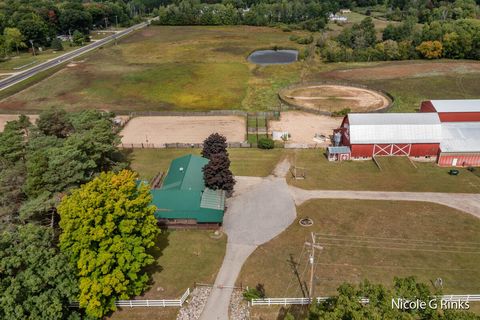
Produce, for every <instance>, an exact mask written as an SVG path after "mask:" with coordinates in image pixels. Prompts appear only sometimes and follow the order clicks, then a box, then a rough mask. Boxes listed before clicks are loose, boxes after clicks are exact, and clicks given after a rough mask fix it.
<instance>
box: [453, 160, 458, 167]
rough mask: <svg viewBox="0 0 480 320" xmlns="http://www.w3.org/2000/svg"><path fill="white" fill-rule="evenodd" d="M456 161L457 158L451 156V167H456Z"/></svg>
mask: <svg viewBox="0 0 480 320" xmlns="http://www.w3.org/2000/svg"><path fill="white" fill-rule="evenodd" d="M457 162H458V159H457V158H453V160H452V167H456V166H457Z"/></svg>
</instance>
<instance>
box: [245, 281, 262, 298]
mask: <svg viewBox="0 0 480 320" xmlns="http://www.w3.org/2000/svg"><path fill="white" fill-rule="evenodd" d="M243 298H244V299H245V300H247V301H252V299H265V288H264V286H263V284H261V283H259V284H257V286H256V287H255V288H248V287H247V289H245V291H243Z"/></svg>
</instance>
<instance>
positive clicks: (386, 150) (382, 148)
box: [373, 144, 392, 156]
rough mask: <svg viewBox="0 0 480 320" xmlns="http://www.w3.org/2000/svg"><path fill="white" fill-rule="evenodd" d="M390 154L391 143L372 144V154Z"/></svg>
mask: <svg viewBox="0 0 480 320" xmlns="http://www.w3.org/2000/svg"><path fill="white" fill-rule="evenodd" d="M391 154H392V145H391V144H375V145H374V146H373V156H390V155H391Z"/></svg>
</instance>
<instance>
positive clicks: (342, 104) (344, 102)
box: [279, 84, 392, 114]
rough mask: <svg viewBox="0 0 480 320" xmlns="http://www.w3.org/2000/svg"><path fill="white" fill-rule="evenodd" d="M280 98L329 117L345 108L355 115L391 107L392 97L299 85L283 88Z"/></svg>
mask: <svg viewBox="0 0 480 320" xmlns="http://www.w3.org/2000/svg"><path fill="white" fill-rule="evenodd" d="M279 96H280V99H281V100H283V102H285V103H286V104H288V105H290V106H293V107H297V108H299V109H303V110H308V111H314V112H319V113H325V114H329V113H332V112H336V111H341V110H343V109H346V108H348V109H350V110H351V112H369V111H376V110H381V109H384V108H386V107H388V106H389V105H390V104H391V102H392V101H391V100H390V98H389V97H388V96H387V95H385V94H383V93H381V92H378V91H374V90H371V89H367V88H361V87H356V86H347V85H336V84H308V85H295V86H292V87H289V88H285V89H283V90H282V91H281V92H280V93H279Z"/></svg>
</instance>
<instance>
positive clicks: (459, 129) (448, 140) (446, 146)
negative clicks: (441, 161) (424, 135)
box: [440, 122, 480, 152]
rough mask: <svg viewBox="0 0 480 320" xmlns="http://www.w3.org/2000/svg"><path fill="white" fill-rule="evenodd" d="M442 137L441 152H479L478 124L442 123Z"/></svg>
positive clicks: (479, 128)
mask: <svg viewBox="0 0 480 320" xmlns="http://www.w3.org/2000/svg"><path fill="white" fill-rule="evenodd" d="M442 136H443V139H442V143H441V144H440V149H441V150H442V152H480V123H479V122H444V123H442Z"/></svg>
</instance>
